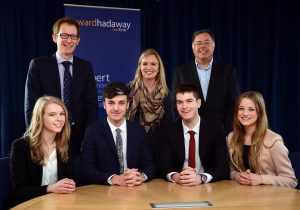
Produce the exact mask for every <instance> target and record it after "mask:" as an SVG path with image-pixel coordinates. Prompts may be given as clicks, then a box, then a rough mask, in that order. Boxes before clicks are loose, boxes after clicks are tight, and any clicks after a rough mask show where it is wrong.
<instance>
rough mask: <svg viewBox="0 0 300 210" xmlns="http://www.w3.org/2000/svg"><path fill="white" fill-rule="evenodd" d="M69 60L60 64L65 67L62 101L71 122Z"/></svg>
mask: <svg viewBox="0 0 300 210" xmlns="http://www.w3.org/2000/svg"><path fill="white" fill-rule="evenodd" d="M71 64H72V63H71V62H70V61H64V62H62V65H63V66H64V67H65V71H64V98H63V100H64V103H65V105H66V107H67V109H68V113H69V121H70V124H73V115H72V76H71V73H70V65H71Z"/></svg>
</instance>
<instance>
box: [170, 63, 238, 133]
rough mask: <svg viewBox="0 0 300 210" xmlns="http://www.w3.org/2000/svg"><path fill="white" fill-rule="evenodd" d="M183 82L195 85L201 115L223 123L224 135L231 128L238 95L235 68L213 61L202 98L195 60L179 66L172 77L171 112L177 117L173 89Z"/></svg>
mask: <svg viewBox="0 0 300 210" xmlns="http://www.w3.org/2000/svg"><path fill="white" fill-rule="evenodd" d="M183 84H193V85H195V86H196V87H197V88H198V90H199V94H200V99H201V107H200V109H199V114H200V116H201V117H205V118H212V119H215V120H218V121H220V122H221V123H222V124H223V125H224V129H225V133H226V135H227V134H228V133H229V132H230V131H231V130H232V120H233V113H234V107H235V103H236V99H237V97H238V96H239V94H240V92H239V88H238V82H237V78H236V72H235V69H234V68H233V67H232V66H230V65H227V64H222V63H220V62H218V61H215V60H214V61H213V64H212V70H211V75H210V80H209V86H208V91H207V97H206V100H204V97H203V92H202V88H201V85H200V80H199V77H198V73H197V69H196V64H195V61H193V62H191V63H189V64H186V65H184V66H181V67H179V68H178V69H177V70H176V72H175V74H174V78H173V86H172V90H173V113H174V118H175V119H178V113H177V110H176V99H175V90H176V88H177V87H178V86H180V85H183Z"/></svg>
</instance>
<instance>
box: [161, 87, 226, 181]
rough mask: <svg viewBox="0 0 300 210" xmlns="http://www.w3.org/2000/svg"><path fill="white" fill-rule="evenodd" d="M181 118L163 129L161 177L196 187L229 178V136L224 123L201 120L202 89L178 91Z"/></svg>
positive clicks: (190, 88)
mask: <svg viewBox="0 0 300 210" xmlns="http://www.w3.org/2000/svg"><path fill="white" fill-rule="evenodd" d="M175 94H176V106H177V111H178V113H179V115H180V117H181V118H180V119H178V120H177V121H175V122H174V123H172V124H170V125H168V126H166V127H165V128H164V129H161V132H160V136H159V137H160V142H161V147H160V149H161V151H160V165H159V170H160V172H161V175H162V176H163V177H164V178H165V179H167V180H168V181H171V182H176V183H178V184H181V185H185V186H193V185H198V184H204V183H208V182H214V181H219V180H223V179H228V178H229V166H228V160H227V147H226V140H225V133H224V129H223V126H222V125H221V123H219V122H217V121H214V120H211V119H206V118H202V117H201V118H200V116H199V114H198V109H199V108H200V106H201V99H200V98H199V93H198V89H197V88H196V87H195V86H193V85H182V86H179V87H177V89H176V92H175Z"/></svg>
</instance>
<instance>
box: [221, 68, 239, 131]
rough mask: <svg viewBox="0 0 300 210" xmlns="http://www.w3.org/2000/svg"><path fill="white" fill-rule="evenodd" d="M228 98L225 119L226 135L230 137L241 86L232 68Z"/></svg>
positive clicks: (229, 77)
mask: <svg viewBox="0 0 300 210" xmlns="http://www.w3.org/2000/svg"><path fill="white" fill-rule="evenodd" d="M227 87H228V88H227V97H226V107H227V108H226V111H225V117H224V127H225V134H226V135H228V134H229V133H230V132H231V130H232V121H233V114H234V108H235V104H236V100H237V98H238V96H239V94H240V91H239V85H238V81H237V77H236V71H235V69H234V68H233V67H231V69H230V71H229V74H228V77H227Z"/></svg>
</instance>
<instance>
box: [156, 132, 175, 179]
mask: <svg viewBox="0 0 300 210" xmlns="http://www.w3.org/2000/svg"><path fill="white" fill-rule="evenodd" d="M168 136H169V135H168V128H167V127H164V128H162V129H160V132H159V140H160V147H159V149H160V152H159V154H160V158H159V165H158V170H159V172H160V176H161V177H162V178H164V179H166V180H167V174H168V173H170V172H176V171H177V169H175V168H174V167H173V165H174V164H175V160H173V159H172V148H171V144H170V142H169V138H168Z"/></svg>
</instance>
